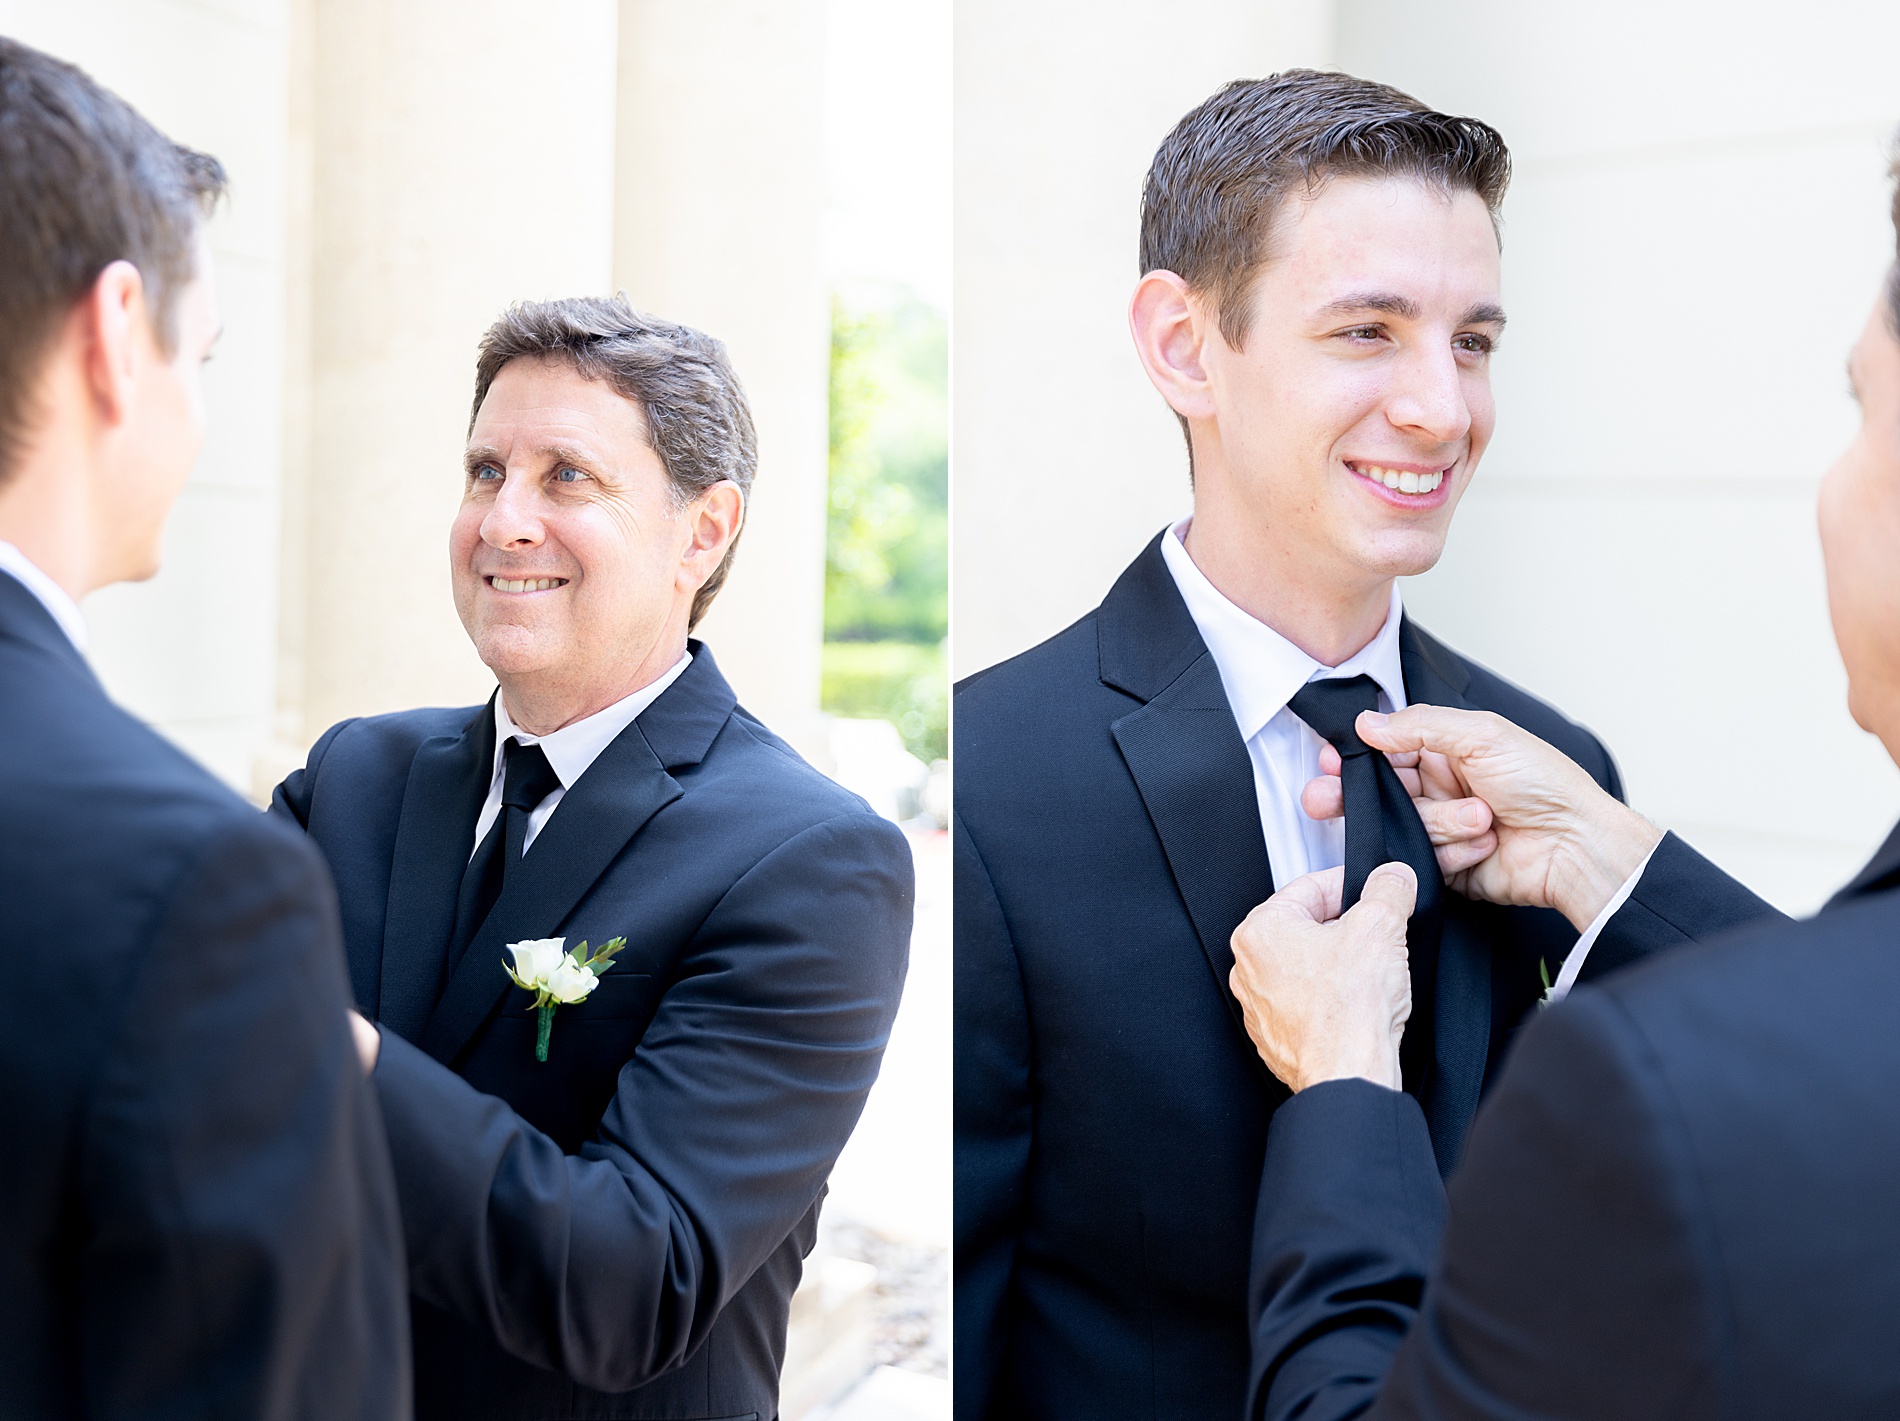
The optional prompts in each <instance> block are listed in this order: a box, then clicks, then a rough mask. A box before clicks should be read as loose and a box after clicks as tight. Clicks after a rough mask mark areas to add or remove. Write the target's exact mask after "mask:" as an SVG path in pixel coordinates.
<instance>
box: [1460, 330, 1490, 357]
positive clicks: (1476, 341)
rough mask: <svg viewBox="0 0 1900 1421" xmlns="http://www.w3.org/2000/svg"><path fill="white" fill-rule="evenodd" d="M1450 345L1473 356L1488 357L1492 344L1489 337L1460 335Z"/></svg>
mask: <svg viewBox="0 0 1900 1421" xmlns="http://www.w3.org/2000/svg"><path fill="white" fill-rule="evenodd" d="M1452 344H1453V345H1455V346H1457V347H1458V349H1460V350H1465V351H1469V352H1470V353H1471V354H1473V355H1489V354H1490V353H1491V349H1492V346H1493V344H1494V342H1493V341H1492V339H1491V337H1490V336H1481V335H1462V336H1458V337H1457V338H1456V339H1454V340H1453V341H1452Z"/></svg>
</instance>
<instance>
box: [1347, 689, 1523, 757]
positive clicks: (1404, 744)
mask: <svg viewBox="0 0 1900 1421" xmlns="http://www.w3.org/2000/svg"><path fill="white" fill-rule="evenodd" d="M1497 720H1498V718H1497V717H1496V716H1492V715H1488V714H1486V713H1485V712H1483V711H1466V710H1454V709H1452V708H1451V707H1449V706H1433V705H1424V704H1419V705H1410V706H1407V707H1406V708H1405V709H1404V710H1402V711H1394V712H1393V713H1392V714H1391V715H1381V714H1380V713H1379V712H1378V711H1362V712H1361V713H1360V715H1359V719H1358V720H1357V721H1356V722H1355V724H1354V726H1353V728H1354V729H1355V730H1356V731H1357V732H1358V734H1359V738H1360V739H1361V740H1363V741H1365V742H1366V744H1368V745H1370V746H1372V747H1373V748H1374V749H1375V750H1383V751H1385V752H1386V753H1387V754H1388V755H1416V754H1418V753H1419V752H1420V751H1429V752H1432V753H1434V754H1438V755H1442V756H1444V757H1445V758H1446V759H1447V760H1449V761H1451V763H1452V765H1453V766H1456V765H1457V763H1458V762H1459V761H1460V760H1463V759H1466V758H1469V756H1470V755H1471V753H1472V752H1473V751H1474V750H1480V749H1483V748H1487V747H1488V746H1489V744H1490V742H1491V741H1492V740H1493V739H1494V738H1495V729H1494V722H1497Z"/></svg>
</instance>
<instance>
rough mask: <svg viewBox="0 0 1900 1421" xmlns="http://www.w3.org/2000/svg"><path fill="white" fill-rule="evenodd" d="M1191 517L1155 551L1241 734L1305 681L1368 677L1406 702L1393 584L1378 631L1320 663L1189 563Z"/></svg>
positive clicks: (1399, 706) (1396, 703)
mask: <svg viewBox="0 0 1900 1421" xmlns="http://www.w3.org/2000/svg"><path fill="white" fill-rule="evenodd" d="M1191 521H1192V520H1191V519H1188V518H1183V519H1182V520H1181V521H1180V522H1179V523H1177V524H1175V525H1174V526H1173V527H1172V528H1170V529H1169V530H1168V534H1167V536H1166V537H1165V538H1163V539H1162V540H1161V556H1162V558H1163V559H1164V560H1165V561H1166V562H1167V565H1168V571H1169V572H1170V573H1171V574H1173V576H1174V585H1175V586H1176V587H1178V588H1180V590H1181V598H1182V600H1183V601H1185V602H1186V603H1187V609H1188V615H1189V616H1191V617H1193V618H1194V625H1195V626H1196V627H1197V628H1198V629H1199V630H1200V633H1201V640H1203V641H1205V642H1206V643H1207V649H1208V651H1209V652H1211V653H1212V654H1213V657H1214V665H1215V667H1216V668H1217V669H1218V670H1219V671H1220V679H1221V686H1222V688H1223V689H1224V690H1225V691H1226V692H1227V704H1228V705H1229V706H1231V707H1232V708H1233V712H1234V721H1235V723H1236V724H1237V725H1238V726H1239V727H1240V738H1241V739H1243V740H1251V739H1253V737H1254V736H1255V735H1258V734H1259V733H1260V728H1261V727H1262V726H1264V725H1265V724H1266V723H1267V722H1268V721H1270V720H1272V719H1273V718H1274V716H1276V715H1278V714H1279V713H1280V712H1281V711H1282V710H1283V709H1285V707H1286V703H1287V702H1288V701H1290V700H1292V699H1293V697H1294V695H1295V694H1296V693H1297V692H1298V691H1299V689H1300V687H1302V686H1304V685H1305V684H1306V683H1307V682H1308V681H1313V680H1324V679H1327V678H1331V677H1339V678H1346V677H1352V676H1370V677H1372V679H1373V680H1374V681H1376V682H1378V683H1379V689H1380V690H1382V691H1384V692H1385V694H1386V698H1387V699H1388V700H1389V701H1391V703H1392V709H1393V710H1403V709H1404V708H1405V704H1406V702H1405V673H1404V669H1403V667H1402V666H1401V663H1400V658H1399V621H1400V618H1401V617H1402V615H1403V613H1404V610H1405V609H1404V607H1403V606H1402V605H1401V603H1400V601H1399V586H1398V583H1396V582H1394V583H1393V584H1392V606H1391V609H1390V610H1389V611H1388V612H1387V613H1386V616H1385V625H1384V626H1382V627H1380V628H1379V633H1378V635H1377V636H1375V637H1373V639H1372V640H1371V641H1369V642H1367V643H1366V644H1365V645H1364V646H1363V647H1361V648H1360V649H1359V650H1358V651H1357V652H1355V653H1354V654H1353V655H1351V656H1349V657H1347V658H1346V660H1345V661H1343V662H1341V663H1340V664H1339V665H1338V666H1336V667H1335V666H1325V665H1322V664H1321V663H1320V662H1317V661H1315V660H1314V659H1313V658H1312V657H1310V656H1308V655H1307V654H1306V653H1305V652H1303V651H1301V650H1300V649H1299V648H1298V647H1297V646H1295V645H1294V644H1293V643H1292V642H1290V641H1288V640H1287V639H1286V638H1285V637H1283V636H1281V635H1280V634H1279V633H1278V632H1276V631H1275V630H1274V629H1273V628H1272V627H1270V626H1268V625H1267V624H1266V623H1265V622H1262V621H1259V620H1258V619H1256V618H1255V617H1253V616H1250V615H1249V614H1248V613H1246V612H1244V611H1242V610H1241V609H1240V608H1239V607H1238V606H1236V605H1235V604H1234V603H1233V602H1231V601H1229V600H1228V599H1227V597H1226V595H1225V594H1223V593H1222V592H1221V591H1220V589H1219V588H1217V587H1215V586H1214V584H1213V583H1211V582H1209V581H1208V580H1207V574H1206V573H1204V572H1202V571H1201V570H1200V568H1198V567H1196V566H1195V565H1194V559H1193V558H1192V557H1190V556H1189V555H1188V550H1187V545H1186V544H1185V543H1184V542H1182V538H1183V536H1184V535H1185V534H1186V532H1187V528H1188V524H1189V523H1190V522H1191Z"/></svg>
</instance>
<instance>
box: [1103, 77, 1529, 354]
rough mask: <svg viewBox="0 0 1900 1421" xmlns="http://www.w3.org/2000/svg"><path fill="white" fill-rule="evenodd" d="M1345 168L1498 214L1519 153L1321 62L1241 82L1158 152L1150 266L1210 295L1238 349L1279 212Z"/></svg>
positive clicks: (1144, 233) (1148, 197)
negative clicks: (1474, 202)
mask: <svg viewBox="0 0 1900 1421" xmlns="http://www.w3.org/2000/svg"><path fill="white" fill-rule="evenodd" d="M1340 177H1409V178H1416V179H1419V180H1420V181H1423V182H1429V183H1432V184H1435V185H1437V186H1440V187H1443V188H1445V189H1447V190H1452V191H1458V190H1465V191H1471V192H1475V193H1477V194H1478V196H1479V197H1481V198H1483V199H1484V202H1485V205H1486V206H1487V207H1489V208H1490V209H1491V216H1492V220H1493V222H1494V223H1495V222H1496V220H1497V216H1498V209H1499V207H1500V206H1501V204H1502V203H1503V201H1504V192H1505V189H1506V188H1507V187H1508V186H1509V185H1510V181H1511V155H1510V150H1509V149H1507V148H1506V147H1505V146H1504V140H1503V138H1501V137H1500V136H1499V135H1498V132H1497V130H1496V129H1494V128H1492V127H1491V126H1490V125H1489V124H1487V123H1481V122H1479V121H1478V120H1477V119H1475V118H1457V117H1453V116H1452V115H1450V114H1442V113H1439V112H1437V111H1435V110H1433V109H1430V108H1427V107H1426V106H1425V105H1424V104H1421V103H1420V102H1419V101H1418V100H1417V99H1415V98H1413V97H1412V96H1411V95H1409V94H1405V93H1401V92H1400V91H1399V90H1397V89H1394V88H1392V87H1391V86H1390V85H1386V84H1375V83H1373V82H1372V81H1371V80H1368V79H1356V78H1354V77H1353V76H1352V75H1350V74H1328V73H1318V72H1316V71H1314V70H1311V69H1289V70H1287V71H1286V72H1285V73H1284V74H1275V75H1273V76H1271V77H1270V78H1266V79H1236V80H1235V81H1234V82H1233V83H1231V84H1228V85H1226V86H1225V87H1223V88H1222V89H1220V90H1219V91H1218V92H1217V93H1215V94H1214V95H1213V96H1212V97H1210V98H1208V99H1207V100H1206V101H1204V102H1203V103H1201V104H1200V105H1199V106H1198V107H1196V108H1194V109H1193V110H1192V111H1191V112H1189V113H1188V115H1187V116H1186V117H1185V118H1183V119H1182V120H1181V121H1180V122H1179V123H1178V124H1176V125H1175V127H1174V131H1173V132H1172V133H1170V134H1169V135H1168V136H1167V138H1166V139H1165V140H1164V141H1163V142H1162V144H1161V147H1160V149H1159V150H1158V151H1157V152H1156V153H1155V157H1154V162H1153V163H1152V164H1151V165H1150V167H1149V169H1148V179H1147V182H1146V183H1145V184H1144V185H1143V187H1142V193H1141V270H1142V272H1143V274H1144V275H1145V274H1146V273H1148V272H1151V271H1171V272H1173V273H1174V274H1175V275H1176V276H1179V277H1180V278H1181V279H1182V280H1183V281H1185V282H1186V283H1187V285H1188V289H1189V290H1190V291H1193V292H1195V293H1196V294H1199V295H1202V296H1205V297H1207V298H1208V299H1210V300H1211V301H1212V302H1213V303H1214V307H1215V309H1216V311H1217V312H1218V313H1219V323H1220V332H1221V335H1222V336H1223V337H1224V338H1225V339H1226V341H1227V343H1228V344H1229V345H1230V346H1232V347H1234V348H1235V349H1239V348H1240V347H1241V346H1242V345H1243V344H1244V343H1245V341H1246V337H1247V316H1248V310H1247V293H1248V289H1249V287H1250V285H1251V283H1252V279H1253V276H1254V274H1255V272H1257V271H1258V270H1259V268H1260V266H1261V264H1262V263H1264V262H1265V261H1267V260H1268V259H1269V258H1270V257H1271V256H1272V240H1273V225H1274V218H1275V217H1276V216H1277V215H1278V213H1279V211H1280V209H1281V207H1282V206H1283V205H1284V204H1285V202H1286V201H1287V199H1288V198H1289V197H1293V196H1298V195H1306V194H1311V193H1312V192H1314V191H1316V190H1317V189H1318V188H1319V187H1320V186H1322V185H1323V184H1324V183H1325V182H1326V181H1327V180H1328V179H1330V178H1340Z"/></svg>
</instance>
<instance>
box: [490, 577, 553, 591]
mask: <svg viewBox="0 0 1900 1421" xmlns="http://www.w3.org/2000/svg"><path fill="white" fill-rule="evenodd" d="M488 581H489V583H490V585H491V586H493V587H494V589H495V590H496V591H497V592H546V591H547V590H548V589H549V588H551V587H559V586H560V585H561V584H562V583H563V582H564V581H566V579H565V578H560V577H523V578H515V577H491V578H489V579H488Z"/></svg>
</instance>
